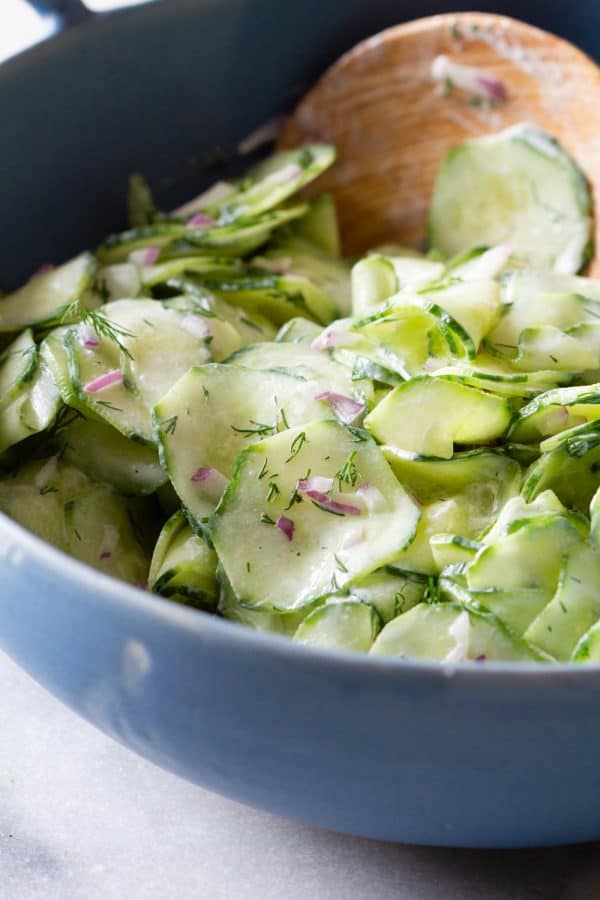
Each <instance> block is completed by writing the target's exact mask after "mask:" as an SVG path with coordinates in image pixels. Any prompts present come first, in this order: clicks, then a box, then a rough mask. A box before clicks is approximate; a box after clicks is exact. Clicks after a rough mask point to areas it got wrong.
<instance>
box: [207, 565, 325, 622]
mask: <svg viewBox="0 0 600 900" xmlns="http://www.w3.org/2000/svg"><path fill="white" fill-rule="evenodd" d="M217 577H218V580H219V584H220V593H219V615H221V616H223V618H224V619H229V620H230V621H232V622H240V623H241V624H242V625H246V626H247V627H249V628H254V629H256V630H257V631H266V632H270V633H272V634H284V635H287V636H288V637H293V635H294V634H295V632H296V630H297V629H298V626H299V625H300V623H301V622H302V621H303V619H304V618H305V617H306V616H307V615H308V613H309V612H310V610H311V608H312V607H307V608H306V609H301V610H299V611H298V612H291V613H290V612H288V613H286V612H278V611H273V612H271V611H269V610H264V609H249V608H248V607H247V606H243V605H242V604H241V603H240V601H239V600H238V598H237V597H236V595H235V594H234V592H233V589H232V587H231V585H230V584H229V581H228V580H227V576H226V575H225V573H224V572H223V570H222V568H221V567H218V568H217ZM320 602H321V601H318V603H320ZM318 603H317V604H316V605H318Z"/></svg>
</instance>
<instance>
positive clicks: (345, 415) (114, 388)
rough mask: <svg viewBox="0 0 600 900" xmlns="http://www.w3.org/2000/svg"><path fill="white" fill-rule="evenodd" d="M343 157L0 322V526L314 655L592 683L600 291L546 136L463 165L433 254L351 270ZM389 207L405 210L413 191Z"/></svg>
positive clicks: (456, 157)
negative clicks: (335, 181)
mask: <svg viewBox="0 0 600 900" xmlns="http://www.w3.org/2000/svg"><path fill="white" fill-rule="evenodd" d="M334 157H335V152H334V149H333V148H332V147H329V146H326V145H323V144H312V145H307V146H304V147H302V148H299V149H297V150H294V151H286V152H281V153H278V154H275V155H274V156H272V157H271V158H269V159H268V160H267V161H265V162H263V163H261V164H259V165H258V166H256V167H255V168H254V169H252V170H251V171H250V172H249V173H248V175H247V177H245V178H244V179H242V180H240V181H238V182H235V183H233V182H218V183H217V184H215V185H214V186H213V187H212V188H210V189H209V190H208V191H206V192H205V193H204V194H202V195H201V196H199V197H198V198H197V199H195V200H193V201H192V202H190V203H188V204H186V205H185V206H183V207H181V208H180V209H178V210H176V211H175V212H173V213H171V214H164V213H162V212H159V211H158V210H157V209H156V208H155V205H154V202H153V200H152V196H151V194H150V191H149V189H148V186H147V185H146V183H145V181H144V180H143V179H142V178H141V177H140V176H134V177H133V178H132V180H131V185H130V192H129V215H130V225H131V227H130V229H129V230H128V231H125V232H123V233H122V234H118V235H114V236H111V237H109V238H108V239H107V240H105V241H104V243H103V244H101V246H100V247H99V248H98V249H97V250H96V251H95V252H94V253H90V252H85V253H82V254H81V255H80V256H78V257H76V258H75V259H73V260H71V261H69V262H67V263H65V264H63V265H61V266H58V267H56V268H53V267H49V266H46V267H44V268H43V269H42V270H40V271H38V272H37V273H36V274H35V275H34V276H33V277H32V278H31V280H30V281H29V282H28V283H27V284H25V285H24V286H23V287H22V288H20V289H19V290H17V291H15V292H14V293H10V294H7V295H5V296H4V297H3V298H2V299H1V300H0V332H1V333H2V336H3V345H4V350H3V353H2V356H1V358H0V452H1V456H0V463H1V473H0V510H1V511H2V512H4V513H6V514H7V515H8V516H11V517H12V518H13V519H15V520H16V521H17V522H19V523H20V524H21V525H23V526H25V528H28V529H30V530H31V531H32V532H34V533H35V534H37V535H39V536H40V537H42V538H43V539H45V540H46V541H49V542H50V543H51V544H53V545H54V546H55V547H57V548H58V549H60V550H62V551H64V552H66V553H69V554H71V555H72V556H74V557H76V558H77V559H78V560H81V561H83V562H85V563H87V564H88V565H90V566H93V567H94V568H96V569H97V570H99V571H101V572H104V573H106V574H108V575H112V576H115V577H117V578H120V579H123V580H124V581H127V582H129V583H131V584H133V585H138V586H139V587H142V588H145V589H148V590H150V591H153V592H154V593H156V594H161V595H162V596H163V597H166V598H169V599H170V600H172V601H173V602H177V603H184V604H188V605H190V606H194V607H197V608H198V609H200V610H203V611H205V612H210V613H214V614H216V615H219V616H222V617H224V618H227V619H231V620H234V621H237V622H240V623H243V624H244V625H246V626H248V627H251V628H256V629H260V630H263V631H270V632H275V633H278V634H282V635H288V636H289V637H290V638H292V639H293V640H295V641H298V642H301V643H303V644H309V645H314V646H320V647H327V648H341V649H346V650H354V651H360V652H363V653H371V654H376V655H384V656H391V657H397V658H400V657H407V658H425V659H432V660H440V661H443V662H444V663H446V664H454V663H460V662H462V661H465V660H474V661H477V662H478V663H480V664H484V663H485V662H487V661H493V660H506V661H533V662H540V663H541V662H546V663H548V662H553V661H567V660H573V661H574V662H585V661H598V660H600V490H599V487H600V281H595V280H591V279H589V278H586V277H583V276H581V275H578V274H577V272H578V271H580V270H581V269H582V267H584V265H585V263H586V261H587V259H588V257H589V254H590V230H591V228H590V217H591V201H590V194H589V191H588V187H587V184H586V181H585V178H584V177H583V175H582V174H581V172H580V171H579V169H578V168H577V166H576V165H575V164H574V162H573V161H572V160H571V159H570V158H569V157H568V156H567V155H566V154H565V153H564V151H563V150H562V149H561V148H560V147H559V146H558V145H557V144H556V143H555V142H554V141H553V140H552V138H551V137H549V136H548V135H546V134H544V133H543V132H541V131H540V130H539V129H537V128H535V127H533V126H531V125H521V126H516V127H514V128H512V129H510V130H508V131H505V132H502V133H500V134H496V135H491V136H489V137H486V138H479V139H473V140H470V141H467V142H466V143H464V144H462V145H460V146H459V147H456V148H455V149H453V150H452V151H451V153H449V154H448V156H447V158H446V159H445V160H444V162H443V164H442V167H441V169H440V174H439V178H438V181H437V184H436V187H435V191H434V196H433V199H432V203H431V209H430V216H429V227H428V241H429V248H430V249H429V250H428V252H417V251H416V250H413V249H408V248H405V247H400V246H395V245H389V246H383V247H379V248H373V249H370V250H368V251H367V252H366V253H365V255H364V256H363V257H362V258H361V259H356V260H346V259H344V258H342V256H341V252H340V238H339V233H338V226H337V220H336V213H335V207H334V203H333V201H332V199H331V197H330V196H328V195H321V196H316V198H315V197H314V194H313V199H308V200H307V199H302V195H300V197H299V196H298V195H297V192H298V191H299V189H301V188H303V187H304V186H305V185H306V184H308V183H309V182H311V181H313V180H314V179H315V178H316V177H317V176H318V175H319V174H320V173H321V172H323V171H324V170H325V169H326V168H327V167H329V166H330V165H332V164H333V163H334ZM390 202H394V203H402V197H401V196H398V197H395V198H391V199H390Z"/></svg>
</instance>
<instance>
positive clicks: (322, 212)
mask: <svg viewBox="0 0 600 900" xmlns="http://www.w3.org/2000/svg"><path fill="white" fill-rule="evenodd" d="M292 230H293V231H294V233H295V234H297V235H298V236H299V237H301V238H303V239H304V240H306V241H309V242H310V243H311V244H314V246H315V247H318V249H319V250H323V252H324V253H329V254H330V255H331V256H337V257H339V256H341V253H342V242H341V239H340V227H339V224H338V218H337V211H336V208H335V202H334V200H333V197H332V196H331V194H321V195H320V196H319V197H315V198H314V200H310V201H309V204H308V211H307V213H306V214H305V215H304V216H303V217H302V218H301V219H297V220H296V221H295V222H294V224H293V225H292Z"/></svg>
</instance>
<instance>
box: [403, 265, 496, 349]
mask: <svg viewBox="0 0 600 900" xmlns="http://www.w3.org/2000/svg"><path fill="white" fill-rule="evenodd" d="M419 300H420V301H421V302H422V303H424V305H425V308H426V309H428V310H429V311H430V312H436V311H437V308H440V309H442V310H444V312H445V313H447V314H448V315H449V316H451V318H452V320H453V321H454V322H456V323H458V325H459V326H460V327H461V328H462V329H464V331H465V332H466V333H467V335H468V337H469V339H470V343H471V344H472V346H473V348H474V351H475V352H474V353H472V352H471V351H470V350H469V342H468V341H465V340H464V337H462V336H461V335H460V333H459V336H460V337H461V338H462V342H463V343H464V344H465V345H466V346H467V350H468V354H467V355H469V356H474V355H475V353H476V352H477V350H478V349H479V345H480V344H481V342H482V340H483V338H484V337H485V335H486V334H487V333H488V332H489V331H490V330H491V329H492V327H493V326H494V324H495V322H496V321H497V319H498V317H499V315H500V309H501V300H500V288H499V287H498V285H497V284H496V282H495V281H492V280H489V279H488V280H483V279H482V280H477V281H465V282H458V283H456V284H452V283H451V284H448V285H443V284H442V285H439V286H431V287H429V288H423V289H422V290H420V291H419ZM445 321H446V322H447V324H448V326H450V325H451V323H450V322H449V321H448V320H447V319H446V320H445ZM455 330H456V327H455Z"/></svg>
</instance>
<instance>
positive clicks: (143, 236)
mask: <svg viewBox="0 0 600 900" xmlns="http://www.w3.org/2000/svg"><path fill="white" fill-rule="evenodd" d="M306 210H307V206H306V204H304V203H301V204H298V205H296V206H291V207H288V208H285V209H278V210H275V211H274V212H267V213H264V214H263V215H261V216H257V217H255V218H253V219H247V220H245V221H243V222H236V223H233V224H231V225H216V226H214V227H210V228H195V227H194V226H187V225H185V224H183V223H181V222H177V221H167V222H158V223H156V224H154V225H148V226H146V227H144V228H135V229H131V230H129V231H124V232H122V233H121V234H116V235H112V236H111V237H109V238H107V239H106V241H104V243H103V244H102V245H101V246H100V247H99V248H98V251H97V256H98V259H99V260H100V261H101V262H102V263H104V264H109V263H116V262H125V261H126V260H127V259H128V258H129V256H130V254H131V253H133V252H134V251H135V250H142V249H144V248H146V247H147V248H151V247H152V248H154V247H158V248H159V249H160V251H161V253H160V258H159V261H162V262H164V261H166V260H170V259H177V258H178V257H182V256H183V257H189V256H193V255H196V256H200V255H206V256H214V255H218V256H243V255H244V254H246V253H251V252H252V251H253V250H256V249H257V248H258V247H260V246H261V244H264V243H265V241H267V240H268V239H269V237H270V235H271V233H272V232H273V231H274V230H275V229H276V228H279V227H280V226H281V225H285V224H286V223H288V222H292V221H293V220H294V219H298V218H300V217H301V216H303V215H304V214H305V212H306Z"/></svg>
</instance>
